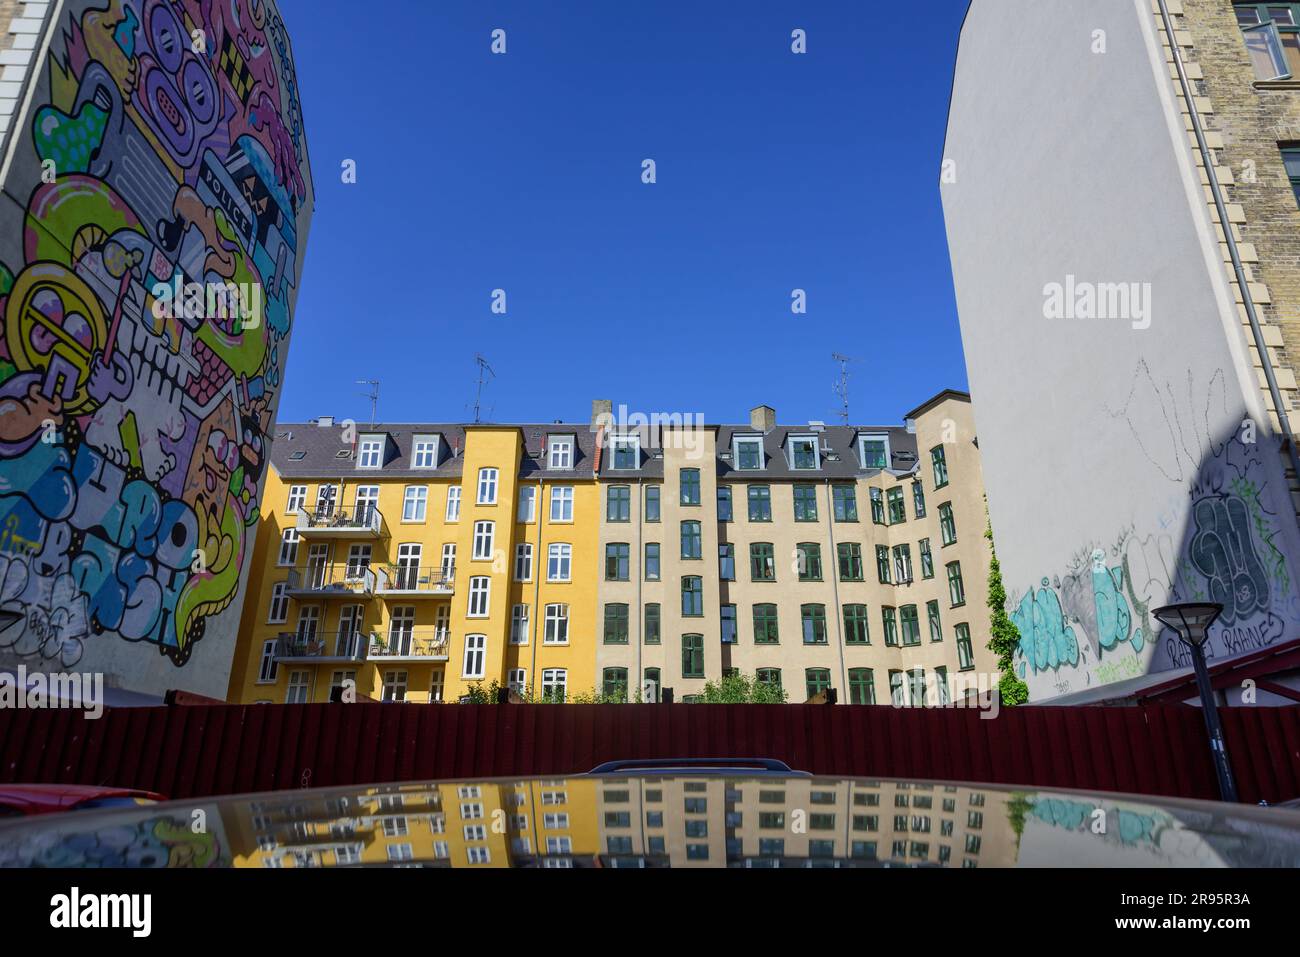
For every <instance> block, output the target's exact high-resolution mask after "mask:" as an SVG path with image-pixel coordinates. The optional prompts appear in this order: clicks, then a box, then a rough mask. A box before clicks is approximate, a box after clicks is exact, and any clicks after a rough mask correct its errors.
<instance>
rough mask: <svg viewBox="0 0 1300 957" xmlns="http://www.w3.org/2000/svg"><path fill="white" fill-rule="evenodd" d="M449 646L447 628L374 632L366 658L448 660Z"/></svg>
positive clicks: (375, 659) (382, 659) (389, 660)
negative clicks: (384, 633) (386, 632)
mask: <svg viewBox="0 0 1300 957" xmlns="http://www.w3.org/2000/svg"><path fill="white" fill-rule="evenodd" d="M447 646H448V632H447V629H445V628H412V629H409V630H404V631H398V632H393V631H390V632H389V633H388V634H386V635H382V634H379V633H372V634H371V635H370V645H369V647H368V648H367V650H366V658H367V660H369V661H374V662H381V661H385V662H392V661H446V660H447Z"/></svg>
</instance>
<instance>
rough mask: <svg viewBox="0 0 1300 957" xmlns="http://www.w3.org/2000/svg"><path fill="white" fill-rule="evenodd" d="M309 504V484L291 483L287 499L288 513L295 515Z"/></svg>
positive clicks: (286, 512) (286, 510) (286, 507)
mask: <svg viewBox="0 0 1300 957" xmlns="http://www.w3.org/2000/svg"><path fill="white" fill-rule="evenodd" d="M306 505H307V486H305V485H290V486H289V497H288V498H287V499H286V500H285V506H284V511H285V514H287V515H294V514H297V513H298V512H301V511H302V510H303V508H304V507H305V506H306Z"/></svg>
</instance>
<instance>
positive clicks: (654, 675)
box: [643, 668, 664, 704]
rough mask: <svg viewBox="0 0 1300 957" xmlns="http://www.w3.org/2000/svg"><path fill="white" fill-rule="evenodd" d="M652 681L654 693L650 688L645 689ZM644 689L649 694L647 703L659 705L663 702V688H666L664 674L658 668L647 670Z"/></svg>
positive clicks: (646, 696)
mask: <svg viewBox="0 0 1300 957" xmlns="http://www.w3.org/2000/svg"><path fill="white" fill-rule="evenodd" d="M652 681H653V682H654V690H653V691H651V690H650V688H648V687H645V686H647V685H649V684H650V682H652ZM643 688H644V690H645V691H646V692H648V693H647V694H645V699H646V702H647V703H648V704H658V703H659V702H660V701H661V700H663V688H664V682H663V672H661V671H660V670H659V669H658V668H647V669H645V679H644V683H643Z"/></svg>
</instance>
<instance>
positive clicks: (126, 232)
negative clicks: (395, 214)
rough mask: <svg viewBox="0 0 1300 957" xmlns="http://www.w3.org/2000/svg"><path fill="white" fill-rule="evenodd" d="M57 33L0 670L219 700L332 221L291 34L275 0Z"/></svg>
mask: <svg viewBox="0 0 1300 957" xmlns="http://www.w3.org/2000/svg"><path fill="white" fill-rule="evenodd" d="M59 17H60V22H58V23H55V24H53V25H52V28H51V29H52V31H53V36H52V42H51V44H50V47H49V53H48V55H47V57H46V59H45V61H44V62H43V63H42V64H40V65H39V71H38V73H37V76H36V78H35V96H34V100H33V103H32V107H31V109H30V111H29V114H28V115H29V119H28V120H27V121H26V122H25V124H24V126H23V127H22V128H20V129H17V130H15V136H17V137H18V140H17V142H16V143H14V144H13V149H14V150H15V153H14V161H13V163H12V166H11V170H10V173H9V176H8V177H7V180H6V182H5V184H4V189H5V192H6V193H7V194H8V196H9V198H10V199H11V200H12V201H13V204H12V205H13V208H14V209H15V210H20V211H21V212H19V213H17V214H16V215H15V214H8V213H5V212H0V315H2V316H3V330H2V333H3V338H0V477H2V479H3V480H2V481H0V659H3V658H4V657H6V656H15V655H16V656H18V657H21V658H24V659H35V660H36V661H44V662H48V663H49V667H61V668H75V667H80V668H88V667H92V666H93V667H95V668H96V669H97V670H106V671H109V672H110V673H111V674H115V675H117V676H118V677H119V679H120V680H121V682H122V683H123V684H126V685H127V686H130V687H140V685H139V683H137V682H133V681H132V674H131V673H132V672H133V671H134V670H136V669H137V668H138V669H139V670H140V671H144V670H146V668H145V665H144V663H143V661H142V660H141V659H140V658H139V657H138V654H139V652H140V651H141V650H143V649H153V650H154V651H156V653H157V654H160V655H161V656H164V657H165V658H166V659H167V660H169V661H170V662H171V663H172V664H174V665H176V666H187V665H188V666H187V667H185V668H184V669H183V671H182V672H181V673H180V674H181V675H183V676H184V677H183V678H181V677H180V676H179V675H173V676H171V677H170V680H169V681H168V682H167V685H166V686H167V687H187V688H190V689H191V690H199V691H205V692H207V693H213V694H218V695H221V694H224V690H225V679H226V673H227V669H228V667H229V656H230V652H231V650H232V649H233V642H234V637H235V629H236V628H237V625H238V609H237V608H233V609H232V608H230V606H231V605H232V603H233V602H234V600H235V598H236V595H237V594H238V593H239V590H240V585H241V575H242V573H243V571H244V569H245V568H246V567H247V564H248V560H249V556H250V552H251V545H252V536H253V532H254V530H255V528H256V523H257V519H258V505H259V502H260V499H261V493H262V483H263V479H264V475H265V469H264V463H265V450H266V447H267V445H268V442H269V440H268V431H269V429H270V428H271V427H272V422H273V417H274V414H275V407H276V403H277V401H278V390H279V386H280V383H281V381H282V377H283V362H284V359H285V356H286V352H287V346H288V337H289V331H290V327H291V324H292V322H291V314H292V307H293V300H294V295H295V293H296V290H297V287H298V280H299V276H300V274H301V267H302V261H303V253H304V242H305V235H306V230H307V225H308V221H309V218H310V214H311V208H312V196H313V194H312V189H311V175H310V169H309V164H308V159H307V146H306V141H305V139H304V135H303V124H302V115H301V106H300V100H299V96H298V89H297V81H296V78H295V75H294V68H293V63H292V59H291V56H290V52H289V43H288V37H287V34H286V31H285V28H284V24H283V22H282V20H281V18H280V15H279V13H278V11H277V10H276V8H275V6H274V4H273V3H272V2H271V0H73V2H70V3H69V4H67V5H66V6H65V7H64V8H63V10H62V12H61V13H60V14H59ZM173 290H174V291H175V292H176V293H181V291H182V290H184V291H185V292H184V294H183V295H173ZM194 290H200V291H203V290H207V291H209V293H208V294H207V295H206V296H205V295H203V294H202V292H200V293H198V294H196V293H195V292H194ZM212 290H218V293H217V295H215V296H214V295H212V294H211V291H212ZM250 302H251V303H254V304H256V305H257V306H259V308H253V309H248V308H244V307H245V306H247V305H248V304H249V303H250ZM124 643H126V644H125V645H124ZM124 648H128V649H129V650H127V652H126V654H127V657H126V658H125V659H124V658H123V657H122V655H123V653H124ZM132 654H134V655H136V657H135V658H131V657H130V656H131V655H132ZM124 661H125V662H126V663H125V664H123V663H122V662H124ZM115 662H116V664H114V663H115ZM131 662H134V663H131ZM194 662H197V663H198V664H197V665H195V664H194ZM29 664H30V662H29ZM168 670H169V671H172V672H174V671H175V669H168ZM145 683H146V684H147V681H146V682H145ZM141 690H149V689H147V688H142V689H141ZM155 690H161V689H155Z"/></svg>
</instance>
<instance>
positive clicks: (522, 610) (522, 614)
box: [510, 602, 529, 645]
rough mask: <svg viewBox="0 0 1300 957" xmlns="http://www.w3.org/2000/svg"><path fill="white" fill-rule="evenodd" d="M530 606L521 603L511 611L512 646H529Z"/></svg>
mask: <svg viewBox="0 0 1300 957" xmlns="http://www.w3.org/2000/svg"><path fill="white" fill-rule="evenodd" d="M528 613H529V606H528V605H527V604H526V603H524V602H519V603H517V604H515V605H514V607H512V608H511V609H510V644H512V645H526V644H528V624H529V621H528Z"/></svg>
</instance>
